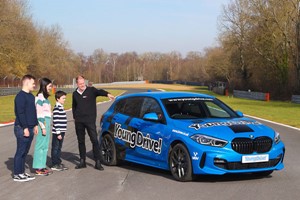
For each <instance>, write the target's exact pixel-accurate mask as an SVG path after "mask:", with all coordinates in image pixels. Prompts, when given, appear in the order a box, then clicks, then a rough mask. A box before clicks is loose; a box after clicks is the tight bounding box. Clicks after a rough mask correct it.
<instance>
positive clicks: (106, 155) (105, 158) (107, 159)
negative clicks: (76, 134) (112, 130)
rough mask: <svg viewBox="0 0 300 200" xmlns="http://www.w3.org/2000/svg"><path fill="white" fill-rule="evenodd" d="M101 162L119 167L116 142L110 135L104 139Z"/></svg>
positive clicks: (101, 147) (101, 146) (106, 135)
mask: <svg viewBox="0 0 300 200" xmlns="http://www.w3.org/2000/svg"><path fill="white" fill-rule="evenodd" d="M100 152H101V161H102V163H103V164H104V165H108V166H114V165H117V149H116V145H115V141H114V139H113V138H112V136H111V135H110V134H105V135H104V136H103V137H102V140H101V145H100Z"/></svg>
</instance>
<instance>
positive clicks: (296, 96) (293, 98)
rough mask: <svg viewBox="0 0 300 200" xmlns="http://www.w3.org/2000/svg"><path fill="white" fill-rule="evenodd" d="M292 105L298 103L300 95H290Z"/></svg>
mask: <svg viewBox="0 0 300 200" xmlns="http://www.w3.org/2000/svg"><path fill="white" fill-rule="evenodd" d="M292 103H300V95H292Z"/></svg>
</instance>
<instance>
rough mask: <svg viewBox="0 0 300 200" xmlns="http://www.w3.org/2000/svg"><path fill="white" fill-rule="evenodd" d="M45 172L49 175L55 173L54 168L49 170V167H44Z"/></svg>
mask: <svg viewBox="0 0 300 200" xmlns="http://www.w3.org/2000/svg"><path fill="white" fill-rule="evenodd" d="M42 170H43V171H44V172H46V173H47V174H48V175H50V174H53V171H52V170H49V169H47V168H44V169H42Z"/></svg>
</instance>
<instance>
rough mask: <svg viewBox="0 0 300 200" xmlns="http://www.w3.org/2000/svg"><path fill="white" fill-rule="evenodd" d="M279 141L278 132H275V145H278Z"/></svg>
mask: <svg viewBox="0 0 300 200" xmlns="http://www.w3.org/2000/svg"><path fill="white" fill-rule="evenodd" d="M280 141H281V139H280V134H279V133H278V132H275V137H274V142H275V144H278V143H279V142H280Z"/></svg>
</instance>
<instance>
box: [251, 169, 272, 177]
mask: <svg viewBox="0 0 300 200" xmlns="http://www.w3.org/2000/svg"><path fill="white" fill-rule="evenodd" d="M272 173H273V170H269V171H264V172H255V173H254V175H255V176H258V177H266V176H269V175H271V174H272Z"/></svg>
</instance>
